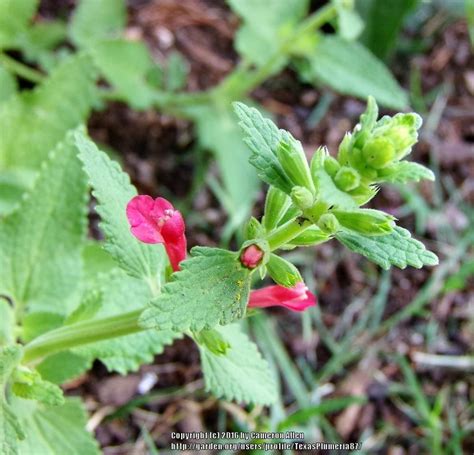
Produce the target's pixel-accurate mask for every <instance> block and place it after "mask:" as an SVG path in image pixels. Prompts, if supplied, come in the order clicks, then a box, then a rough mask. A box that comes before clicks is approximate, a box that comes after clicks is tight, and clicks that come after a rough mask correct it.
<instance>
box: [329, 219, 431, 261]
mask: <svg viewBox="0 0 474 455" xmlns="http://www.w3.org/2000/svg"><path fill="white" fill-rule="evenodd" d="M336 238H337V239H338V240H339V241H340V242H341V243H343V244H344V245H345V246H346V247H347V248H349V249H350V250H352V251H355V252H356V253H359V254H362V255H363V256H365V257H366V258H368V259H370V260H371V261H373V262H375V263H376V264H378V265H380V266H381V267H382V268H384V269H386V270H388V269H389V268H390V266H391V265H395V266H396V267H399V268H401V269H404V268H405V267H406V266H407V265H411V266H413V267H416V268H417V269H419V268H421V267H423V265H437V264H438V257H437V256H436V255H435V254H434V253H432V252H431V251H428V250H427V249H426V248H425V246H424V245H423V244H422V243H421V242H419V241H418V240H416V239H413V238H412V237H411V234H410V232H409V231H407V230H406V229H403V228H401V227H399V226H397V227H395V229H394V230H393V232H392V233H391V234H389V235H383V236H376V237H366V236H364V235H361V234H358V233H356V232H353V231H349V230H343V231H341V232H338V233H337V234H336Z"/></svg>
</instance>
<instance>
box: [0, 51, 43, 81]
mask: <svg viewBox="0 0 474 455" xmlns="http://www.w3.org/2000/svg"><path fill="white" fill-rule="evenodd" d="M0 63H1V64H2V65H3V66H4V67H5V68H6V69H7V70H8V71H10V72H11V73H13V74H16V75H17V76H19V77H21V78H22V79H26V80H27V81H30V82H33V83H35V84H39V83H40V82H41V81H42V80H43V79H44V78H45V75H44V74H43V73H41V72H40V71H37V70H35V69H33V68H30V67H29V66H26V65H24V64H23V63H21V62H18V61H17V60H15V59H13V58H11V57H10V56H9V55H7V54H0Z"/></svg>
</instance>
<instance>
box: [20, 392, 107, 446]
mask: <svg viewBox="0 0 474 455" xmlns="http://www.w3.org/2000/svg"><path fill="white" fill-rule="evenodd" d="M12 402H13V408H14V409H15V414H16V415H17V417H18V420H19V422H20V424H21V426H22V427H23V428H25V430H27V431H26V437H25V439H24V440H23V441H21V442H20V443H19V444H18V448H19V455H32V454H35V455H36V454H38V455H40V454H41V455H43V454H44V455H46V454H58V455H59V454H67V455H99V453H100V451H99V448H98V444H97V441H95V439H94V438H93V436H92V435H91V433H89V432H88V431H87V430H86V428H85V427H86V423H87V413H86V410H85V409H84V405H83V404H82V403H81V401H80V400H79V399H78V398H68V399H67V400H66V402H65V403H64V404H63V405H61V406H47V405H44V404H41V403H37V402H35V401H30V400H23V399H21V398H15V399H13V400H12Z"/></svg>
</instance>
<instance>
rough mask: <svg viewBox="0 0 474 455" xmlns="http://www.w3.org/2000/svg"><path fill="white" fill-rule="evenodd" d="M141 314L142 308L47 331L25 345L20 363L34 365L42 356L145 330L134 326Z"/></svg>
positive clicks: (136, 324)
mask: <svg viewBox="0 0 474 455" xmlns="http://www.w3.org/2000/svg"><path fill="white" fill-rule="evenodd" d="M142 312H143V309H141V310H136V311H131V312H129V313H124V314H121V315H118V316H111V317H106V318H102V319H95V320H92V321H82V322H78V323H75V324H71V325H66V326H64V327H60V328H59V329H56V330H52V331H51V332H47V333H45V334H44V335H41V336H39V337H38V338H35V339H34V340H33V341H31V342H30V343H28V344H27V345H26V346H25V351H24V355H23V363H37V362H38V361H39V360H40V359H42V358H43V357H46V356H48V355H51V354H54V353H56V352H60V351H65V350H67V349H71V348H76V347H78V346H82V345H85V344H89V343H95V342H97V341H101V340H108V339H110V338H117V337H121V336H125V335H130V334H132V333H137V332H141V331H143V330H147V329H144V328H143V327H141V326H140V325H139V324H138V320H139V318H140V315H141V313H142Z"/></svg>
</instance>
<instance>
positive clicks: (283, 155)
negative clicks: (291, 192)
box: [276, 133, 314, 193]
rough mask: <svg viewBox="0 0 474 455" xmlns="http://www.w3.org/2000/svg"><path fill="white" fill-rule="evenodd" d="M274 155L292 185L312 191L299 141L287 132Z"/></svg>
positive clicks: (311, 182)
mask: <svg viewBox="0 0 474 455" xmlns="http://www.w3.org/2000/svg"><path fill="white" fill-rule="evenodd" d="M276 155H277V157H278V160H279V161H280V164H281V166H282V168H283V170H284V171H285V173H286V175H288V177H289V178H290V180H291V182H292V183H293V186H295V185H299V186H302V187H305V188H307V189H308V190H309V191H311V192H312V193H314V185H313V181H312V179H311V173H310V170H309V166H308V160H307V159H306V155H305V153H304V150H303V147H302V145H301V143H300V142H299V141H297V140H295V139H294V138H293V137H292V136H290V135H289V133H287V135H286V137H285V135H283V140H282V141H281V142H280V143H279V144H278V147H277V149H276Z"/></svg>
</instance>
